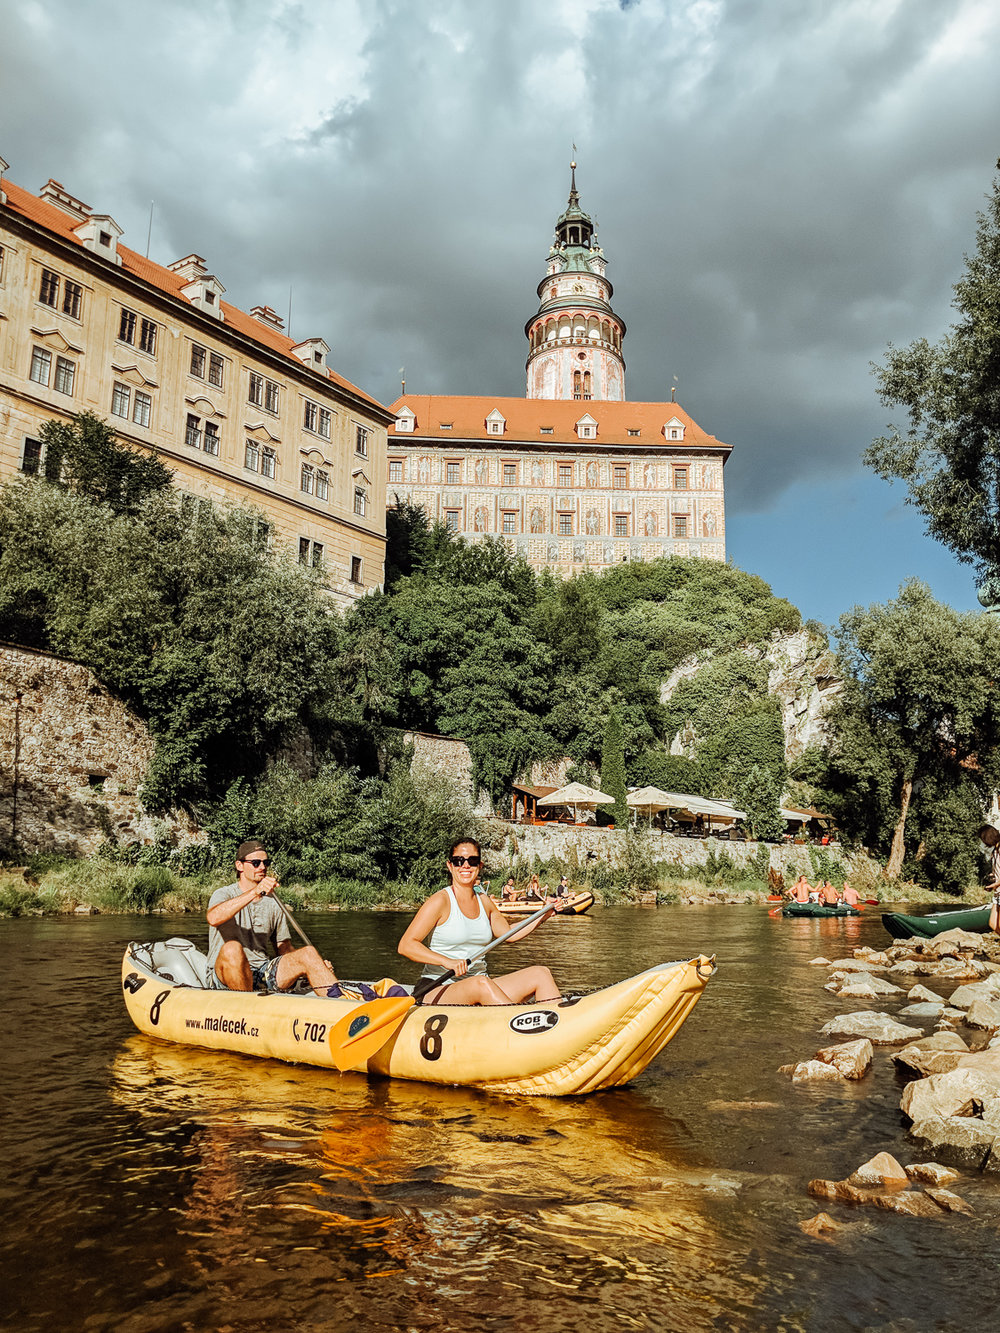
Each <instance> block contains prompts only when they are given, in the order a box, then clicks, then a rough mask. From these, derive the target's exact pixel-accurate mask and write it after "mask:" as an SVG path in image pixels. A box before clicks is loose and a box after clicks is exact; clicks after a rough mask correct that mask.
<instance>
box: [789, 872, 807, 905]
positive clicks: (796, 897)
mask: <svg viewBox="0 0 1000 1333" xmlns="http://www.w3.org/2000/svg"><path fill="white" fill-rule="evenodd" d="M811 892H812V885H811V884H810V883H809V881H808V880H807V879H806V877H805V875H800V876H799V877H798V879H797V880H796V881H795V883H794V884H793V885H792V887H791V889H790V890H789V893H788V896H789V897H790V898H791V900H792V902H796V903H807V902H808V901H809V894H810V893H811Z"/></svg>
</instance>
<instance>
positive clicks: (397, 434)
mask: <svg viewBox="0 0 1000 1333" xmlns="http://www.w3.org/2000/svg"><path fill="white" fill-rule="evenodd" d="M404 407H408V408H409V409H410V411H411V412H413V413H415V414H416V415H415V420H414V425H413V430H412V431H406V432H402V431H396V430H394V429H393V428H392V427H390V428H389V441H390V447H391V445H392V442H393V441H398V442H400V443H405V441H406V440H409V439H414V440H416V439H427V438H429V437H430V438H433V439H436V440H444V439H447V438H448V437H450V436H453V437H455V438H457V439H482V440H487V441H489V443H490V444H502V443H503V442H504V441H511V442H512V441H514V440H517V441H522V442H534V441H536V440H537V441H539V442H540V443H543V444H544V443H546V442H549V441H550V442H552V443H554V444H559V443H570V442H572V443H573V444H579V443H591V444H602V443H603V444H624V445H628V446H631V447H638V448H642V447H643V446H644V445H650V444H659V445H665V444H669V445H672V446H673V447H674V448H677V447H678V446H680V447H683V448H696V449H719V450H725V451H726V452H727V453H728V452H729V451H730V447H731V446H730V445H728V444H723V442H722V441H721V440H717V439H716V438H715V436H714V435H708V434H706V432H705V431H703V430H702V428H701V427H700V426H699V425H698V423H697V422H696V421H694V420H693V419H692V418H691V417H690V416H689V415H688V413H687V412H685V411H684V409H683V407H681V405H680V403H630V402H623V403H619V402H609V401H605V400H600V401H598V400H596V399H587V400H577V399H573V398H571V399H565V398H484V397H475V398H472V397H468V398H465V397H460V398H458V397H452V396H449V395H444V394H415V393H409V394H406V395H405V396H404V397H402V398H397V399H396V401H395V402H394V403H393V404H392V405H391V407H390V408H389V411H390V412H395V413H396V414H397V415H398V414H399V413H400V412H401V411H402V409H403V408H404ZM494 410H497V411H499V412H500V414H501V416H502V417H503V418H504V420H505V422H506V428H505V430H504V433H503V435H502V436H500V435H493V434H489V433H488V432H487V429H486V418H487V417H488V416H489V414H490V413H491V412H493V411H494ZM587 415H589V416H590V417H592V418H593V419H594V421H596V422H597V435H596V438H595V439H593V440H590V441H581V440H580V439H579V437H578V436H577V433H576V423H577V422H578V421H579V420H580V418H581V417H583V416H587ZM674 418H676V419H677V420H678V421H680V422H681V424H682V425H683V426H685V427H686V429H685V431H684V439H683V440H682V441H681V440H666V439H664V436H663V427H664V425H665V424H666V423H667V422H668V421H671V420H673V419H674ZM448 422H450V423H451V430H444V431H443V430H442V429H441V425H442V423H444V424H447V423H448ZM543 427H551V428H552V435H551V436H549V435H543V434H542V433H541V431H542V428H543ZM630 430H638V431H639V435H638V436H635V435H629V433H628V432H629V431H630Z"/></svg>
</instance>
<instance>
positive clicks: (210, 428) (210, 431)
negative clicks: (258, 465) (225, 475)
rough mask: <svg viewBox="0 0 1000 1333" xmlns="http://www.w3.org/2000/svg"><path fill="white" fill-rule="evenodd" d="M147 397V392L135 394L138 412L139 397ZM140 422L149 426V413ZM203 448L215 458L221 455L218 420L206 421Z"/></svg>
mask: <svg viewBox="0 0 1000 1333" xmlns="http://www.w3.org/2000/svg"><path fill="white" fill-rule="evenodd" d="M145 397H146V394H138V393H137V394H136V396H135V410H136V412H138V410H139V399H140V398H145ZM133 420H138V418H137V417H133ZM140 424H141V425H143V426H148V425H149V418H148V415H147V419H146V420H145V421H143V422H141V423H140ZM202 448H203V449H204V450H205V453H206V454H211V455H212V456H213V458H218V456H219V424H218V422H216V421H206V422H205V432H204V435H203V436H202Z"/></svg>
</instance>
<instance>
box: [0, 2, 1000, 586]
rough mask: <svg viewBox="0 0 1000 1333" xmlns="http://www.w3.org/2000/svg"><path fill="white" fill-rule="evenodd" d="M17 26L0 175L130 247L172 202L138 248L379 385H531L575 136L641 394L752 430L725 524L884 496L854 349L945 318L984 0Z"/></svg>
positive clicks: (89, 18) (981, 97)
mask: <svg viewBox="0 0 1000 1333" xmlns="http://www.w3.org/2000/svg"><path fill="white" fill-rule="evenodd" d="M4 29H5V31H4V40H3V49H2V55H0V60H2V75H3V77H2V88H0V112H2V115H0V125H2V129H0V154H2V155H3V156H4V157H5V158H7V159H8V160H9V161H10V163H11V168H10V176H11V177H12V178H13V179H14V180H16V181H18V183H20V184H22V185H25V186H26V187H28V188H30V189H34V190H36V191H37V189H38V188H39V187H40V186H41V184H42V183H43V182H44V181H45V179H46V178H47V177H49V176H54V177H56V178H57V179H58V180H60V181H62V183H63V184H64V185H65V186H66V187H67V188H68V189H69V190H71V191H72V192H73V193H76V194H78V195H79V196H80V197H82V198H83V199H85V200H86V201H87V202H88V203H90V204H91V205H92V206H93V207H94V208H95V209H96V210H97V211H100V212H108V213H111V214H112V215H113V216H114V217H115V218H116V219H117V221H118V222H119V223H121V224H122V225H123V226H124V227H125V228H126V236H125V238H124V239H125V241H126V243H127V244H130V245H131V246H132V247H133V248H135V249H138V250H140V251H142V250H145V248H146V235H147V228H148V225H149V211H150V201H152V200H155V206H154V211H153V225H152V237H151V245H150V254H151V256H152V257H153V258H155V259H157V260H159V261H161V262H164V263H169V262H170V261H171V260H173V259H175V258H178V257H179V256H181V255H184V254H187V253H189V252H190V251H192V250H194V251H197V252H198V253H199V254H202V255H204V256H205V257H206V260H207V263H208V267H209V271H210V272H214V273H215V274H216V275H217V276H218V277H219V279H220V280H221V282H222V283H223V284H224V285H225V287H226V288H227V293H228V296H229V297H230V298H231V299H232V300H233V301H234V302H235V303H236V304H238V305H242V306H243V307H245V308H248V307H249V306H250V305H252V304H256V303H258V302H264V303H267V304H270V305H272V306H274V307H275V308H276V309H277V310H278V311H279V312H280V313H282V314H285V313H286V312H287V309H288V307H289V296H290V298H291V310H292V330H293V332H294V334H295V335H296V336H297V337H303V338H304V337H307V336H310V335H313V334H317V335H321V336H323V337H325V338H326V339H327V341H328V342H329V343H330V344H331V345H332V347H333V349H334V351H333V356H332V358H331V360H332V362H333V364H335V365H336V366H337V368H338V369H339V370H341V371H342V372H343V373H344V374H346V375H347V376H348V377H349V378H351V379H353V380H355V381H356V382H357V383H358V384H360V385H361V386H362V387H363V388H365V389H366V390H368V391H369V392H371V393H374V394H375V395H376V396H378V397H380V398H382V399H383V400H385V401H392V399H393V398H395V397H396V395H397V393H398V391H399V376H398V373H397V371H398V368H399V367H400V366H405V369H406V381H407V386H408V388H410V389H412V390H413V391H415V392H422V393H436V392H447V393H490V392H495V393H497V394H523V392H524V359H525V355H526V343H525V340H524V336H523V325H524V322H525V320H526V319H527V318H528V317H529V316H530V314H531V313H532V312H533V310H534V309H535V306H536V303H537V302H536V296H535V287H536V284H537V283H538V281H539V280H540V278H541V276H542V271H543V263H544V258H545V254H546V252H547V248H548V244H549V240H550V238H551V233H552V228H553V224H554V222H555V218H556V216H557V214H558V213H559V212H560V211H561V210H562V208H563V207H564V205H565V201H566V195H567V192H568V183H569V181H568V177H569V170H568V166H569V161H570V157H571V153H572V146H573V144H574V143H575V144H576V151H577V161H578V163H579V168H578V172H577V179H578V185H579V188H580V194H581V201H582V203H583V206H584V207H585V208H586V209H587V210H588V211H589V212H590V213H591V214H592V215H593V216H594V217H595V219H596V221H597V223H598V230H599V236H600V240H601V242H602V244H603V246H604V248H605V251H606V254H607V256H608V259H609V276H610V277H611V279H612V281H613V282H614V284H615V298H614V304H615V308H616V309H617V310H618V311H619V313H620V314H621V315H622V316H623V317H624V319H625V320H626V322H627V324H628V335H627V338H626V341H625V344H624V350H625V356H626V360H627V363H628V372H627V392H628V396H629V397H630V398H633V399H661V398H667V397H669V395H670V389H671V387H673V386H676V389H677V396H678V399H679V400H680V401H681V402H682V403H683V404H684V406H685V407H686V408H687V409H688V411H690V412H691V414H692V415H693V416H694V417H695V418H696V420H698V422H699V423H700V424H701V425H702V426H704V427H705V428H706V429H707V430H709V431H711V432H712V433H714V434H716V435H718V436H719V437H720V438H721V439H724V440H726V441H727V442H729V443H731V444H733V445H734V446H735V452H734V454H733V458H732V460H731V463H730V465H729V467H728V468H727V496H728V509H729V514H730V519H731V523H732V530H733V531H738V530H739V524H740V521H741V519H742V520H744V521H745V522H746V523H747V524H748V525H749V527H747V528H746V529H745V531H747V532H749V531H750V530H751V529H752V526H753V523H754V521H755V520H756V519H757V518H766V517H767V516H769V515H772V516H774V515H776V516H779V518H780V516H781V514H782V512H783V510H782V506H783V505H787V504H788V503H789V502H790V497H793V496H800V495H802V494H809V493H811V490H812V489H813V488H814V489H815V493H816V495H817V496H822V495H823V494H824V493H826V494H828V495H829V496H830V497H831V503H833V499H832V497H834V496H835V495H839V496H841V497H843V496H844V494H850V491H851V487H852V486H853V485H854V484H855V483H856V485H857V487H858V488H859V493H860V491H862V490H865V488H870V487H871V486H872V485H873V483H872V482H871V480H870V479H869V478H866V477H865V476H864V473H863V469H862V468H861V465H860V463H859V454H860V451H861V450H862V449H863V448H864V447H865V445H866V444H867V443H868V442H869V441H870V439H871V438H872V436H873V435H874V434H877V433H878V432H879V431H880V430H881V429H882V426H883V425H884V422H885V420H886V413H885V410H884V409H882V408H880V407H879V405H878V403H877V401H876V399H875V396H874V391H873V384H872V380H871V375H870V370H869V362H870V361H871V360H873V359H878V358H879V357H881V355H882V354H883V352H884V350H885V348H886V346H887V344H888V343H890V342H894V343H897V344H899V343H905V342H908V341H909V340H911V339H912V338H914V337H917V336H921V335H927V336H928V337H931V338H936V337H939V336H940V335H941V333H942V332H943V331H944V330H945V329H946V327H947V325H948V323H949V322H950V318H951V313H950V308H949V307H950V300H951V286H952V283H953V282H954V281H955V280H956V278H957V277H958V275H959V272H960V269H961V264H962V255H963V252H964V251H967V250H968V249H970V248H971V246H972V245H973V243H974V232H975V214H976V210H977V209H978V208H979V207H981V205H982V201H983V196H984V194H985V193H986V191H987V190H988V189H989V188H990V185H991V181H992V176H993V170H994V163H995V161H996V158H997V155H998V153H1000V115H998V112H1000V79H998V78H997V73H996V71H997V68H998V55H1000V11H998V10H997V9H996V7H995V6H993V5H992V4H989V3H983V2H982V0H954V2H953V3H950V4H941V3H940V0H899V3H892V2H891V0H866V3H855V2H854V0H822V2H812V0H768V3H764V4H761V3H757V2H755V0H728V2H724V0H688V2H686V3H685V2H681V0H678V2H677V3H667V2H666V0H630V2H629V3H626V2H625V0H622V2H621V3H614V2H613V0H553V2H551V3H546V4H539V3H535V2H534V0H507V2H506V3H504V4H503V5H483V4H477V3H473V0H462V2H457V0H455V2H453V3H448V2H447V0H438V3H435V4H434V5H428V4H421V3H416V2H413V0H411V2H410V3H401V2H399V0H396V2H394V0H365V2H364V3H362V2H361V0H358V3H343V2H341V0H326V2H325V3H316V2H315V0H314V2H313V3H311V4H304V3H298V2H295V3H291V2H288V3H278V2H274V3H264V2H263V0H244V2H243V3H236V2H235V0H231V2H230V3H224V2H217V3H208V4H206V3H204V2H203V0H199V2H198V3H188V2H187V0H171V3H169V4H162V3H161V4H152V3H147V2H146V0H128V2H126V0H123V2H121V3H106V2H104V0H92V2H91V3H88V4H86V5H80V4H79V3H77V2H76V0H14V2H13V3H9V4H8V5H7V6H6V7H5V22H4ZM877 485H878V486H880V487H881V486H882V483H877ZM803 488H804V489H803ZM883 490H884V491H886V496H885V497H883V498H884V500H885V504H889V503H890V501H889V500H888V498H887V496H888V492H887V490H886V488H884V487H883ZM866 493H867V494H869V495H873V494H875V492H874V491H871V490H870V489H869V490H867V491H866ZM898 499H899V497H898V496H897V497H895V498H894V500H893V501H892V503H895V501H896V500H898ZM796 503H798V501H796ZM850 521H851V520H850V514H849V513H847V511H845V512H844V516H843V522H845V523H848V524H849V523H850ZM834 530H838V529H837V524H836V519H835V516H834V519H833V521H832V524H831V531H834ZM731 546H732V543H731ZM737 556H738V558H739V559H740V561H741V563H743V564H744V565H746V566H747V567H750V568H755V567H758V566H757V565H755V563H754V558H753V553H752V552H750V553H748V552H746V551H739V552H737ZM758 564H761V562H758ZM762 564H763V566H764V567H762V568H761V572H764V573H765V574H767V573H768V572H769V571H768V569H767V568H766V564H767V562H766V559H764V560H762ZM902 572H906V571H902ZM874 591H875V592H878V591H880V590H879V589H875V590H874ZM866 592H867V590H866V589H862V590H861V591H860V593H859V598H858V599H863V598H864V597H865V595H866ZM848 600H851V599H848Z"/></svg>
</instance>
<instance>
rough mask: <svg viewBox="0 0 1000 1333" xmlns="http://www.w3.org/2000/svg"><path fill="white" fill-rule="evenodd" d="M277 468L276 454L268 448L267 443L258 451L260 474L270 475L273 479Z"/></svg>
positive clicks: (263, 475)
mask: <svg viewBox="0 0 1000 1333" xmlns="http://www.w3.org/2000/svg"><path fill="white" fill-rule="evenodd" d="M277 470H278V455H277V454H276V453H275V451H274V450H273V449H269V448H268V447H267V445H265V446H264V448H263V449H262V450H261V451H260V475H261V476H262V477H270V478H271V479H272V480H273V478H274V474H275V472H277Z"/></svg>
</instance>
